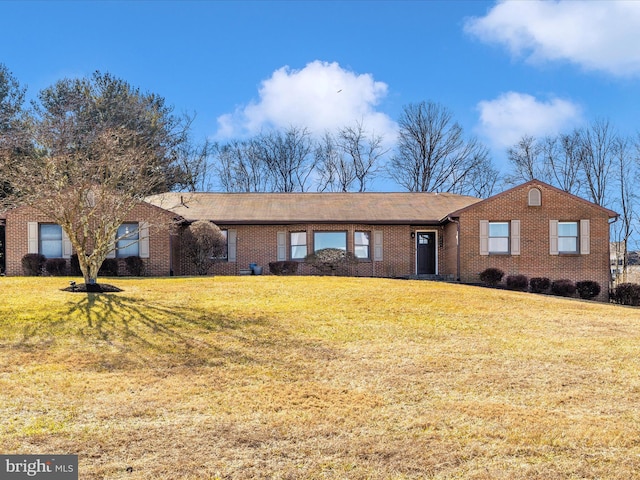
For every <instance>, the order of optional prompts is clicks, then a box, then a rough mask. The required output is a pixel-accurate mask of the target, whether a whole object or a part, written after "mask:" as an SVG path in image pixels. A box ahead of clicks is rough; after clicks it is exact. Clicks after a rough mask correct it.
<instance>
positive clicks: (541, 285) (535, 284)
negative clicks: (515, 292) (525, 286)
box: [529, 277, 551, 293]
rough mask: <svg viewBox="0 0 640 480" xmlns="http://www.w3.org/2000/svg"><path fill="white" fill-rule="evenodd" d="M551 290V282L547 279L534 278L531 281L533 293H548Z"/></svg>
mask: <svg viewBox="0 0 640 480" xmlns="http://www.w3.org/2000/svg"><path fill="white" fill-rule="evenodd" d="M550 288H551V280H549V279H548V278H547V277H533V278H532V279H531V280H529V290H530V291H531V292H532V293H547V292H548V291H549V289H550Z"/></svg>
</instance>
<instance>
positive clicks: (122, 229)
mask: <svg viewBox="0 0 640 480" xmlns="http://www.w3.org/2000/svg"><path fill="white" fill-rule="evenodd" d="M116 238H117V244H116V256H117V257H118V258H126V257H137V256H138V255H139V253H140V248H139V244H138V240H139V239H140V229H139V228H138V224H137V223H123V224H122V225H120V226H119V227H118V233H117V235H116Z"/></svg>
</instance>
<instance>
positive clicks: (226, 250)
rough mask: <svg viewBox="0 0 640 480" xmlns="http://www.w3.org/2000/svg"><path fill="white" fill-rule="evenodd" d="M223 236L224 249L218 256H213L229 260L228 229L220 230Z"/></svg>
mask: <svg viewBox="0 0 640 480" xmlns="http://www.w3.org/2000/svg"><path fill="white" fill-rule="evenodd" d="M220 233H222V236H223V237H224V251H223V252H222V255H220V256H219V257H215V258H216V259H217V260H229V230H220ZM234 261H235V260H234Z"/></svg>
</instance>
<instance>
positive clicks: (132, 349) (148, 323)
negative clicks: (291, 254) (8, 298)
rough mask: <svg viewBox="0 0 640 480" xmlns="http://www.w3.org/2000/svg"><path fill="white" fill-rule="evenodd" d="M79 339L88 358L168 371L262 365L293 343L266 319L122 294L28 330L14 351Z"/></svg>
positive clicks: (76, 305)
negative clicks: (275, 348) (278, 347)
mask: <svg viewBox="0 0 640 480" xmlns="http://www.w3.org/2000/svg"><path fill="white" fill-rule="evenodd" d="M62 337H65V338H64V340H63V339H62ZM69 337H73V338H71V339H70V338H69ZM78 340H80V343H81V344H80V345H76V346H77V347H79V349H80V350H89V351H90V352H89V353H88V354H87V356H88V357H90V356H92V355H94V354H97V355H98V356H100V357H103V358H104V357H105V356H119V360H118V362H117V363H118V364H122V363H123V362H124V363H130V362H132V361H133V362H136V363H139V362H140V361H142V362H146V361H154V362H158V364H159V365H165V366H169V365H171V366H178V365H185V366H197V365H216V364H221V363H223V362H229V361H231V362H234V363H243V364H244V363H256V362H258V363H259V362H260V358H259V357H260V356H261V355H260V352H261V351H264V352H266V349H270V348H271V347H272V345H269V344H273V342H280V343H286V344H293V343H292V341H291V339H288V335H287V334H286V332H284V331H282V330H281V329H280V328H279V327H278V326H276V325H274V324H273V322H269V321H268V319H267V318H266V317H259V316H252V317H251V318H242V317H239V318H233V317H230V316H225V315H223V314H220V313H216V312H213V311H207V310H204V309H200V308H197V307H191V306H190V307H188V308H185V307H174V306H172V307H167V306H165V305H158V304H153V303H149V302H144V301H141V300H140V299H138V298H134V297H128V296H124V295H122V294H87V295H82V296H81V297H79V298H78V300H73V301H70V302H68V304H67V305H66V308H65V309H63V310H62V311H59V312H56V313H50V314H49V315H47V317H46V318H44V319H42V321H40V322H38V323H37V324H31V325H29V326H27V327H25V330H24V331H23V338H22V340H21V341H20V342H18V343H17V344H16V345H14V347H17V348H21V347H22V348H26V349H29V348H32V347H37V348H39V349H41V348H43V347H45V348H46V347H47V346H49V345H52V344H55V343H60V342H62V341H71V342H77V341H78ZM72 348H73V347H72Z"/></svg>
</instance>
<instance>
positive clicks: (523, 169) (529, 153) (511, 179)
mask: <svg viewBox="0 0 640 480" xmlns="http://www.w3.org/2000/svg"><path fill="white" fill-rule="evenodd" d="M542 152H543V148H542V145H541V143H540V141H538V140H537V139H536V138H535V137H532V136H531V135H523V136H522V138H521V139H520V140H519V141H518V143H517V144H515V145H514V146H513V147H510V148H508V149H507V158H508V160H509V163H510V164H511V169H512V173H511V174H509V175H508V176H507V177H506V179H505V180H506V182H507V183H508V184H512V185H515V184H518V183H522V182H528V181H529V180H534V179H538V180H545V179H546V174H545V171H544V163H543V161H542V158H541V154H542Z"/></svg>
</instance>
